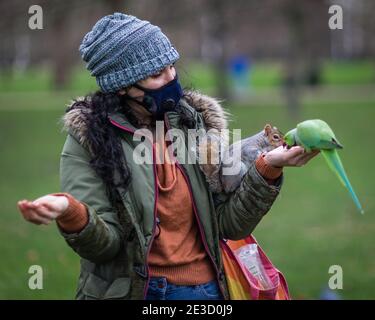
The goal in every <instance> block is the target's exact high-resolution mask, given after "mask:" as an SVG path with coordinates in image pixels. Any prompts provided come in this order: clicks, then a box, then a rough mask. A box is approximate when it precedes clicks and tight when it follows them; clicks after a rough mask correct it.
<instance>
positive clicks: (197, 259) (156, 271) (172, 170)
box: [148, 142, 215, 285]
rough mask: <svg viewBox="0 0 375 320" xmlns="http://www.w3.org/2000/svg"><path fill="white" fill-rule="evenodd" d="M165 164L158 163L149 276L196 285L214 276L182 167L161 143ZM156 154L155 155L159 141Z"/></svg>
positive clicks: (164, 144)
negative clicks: (154, 233)
mask: <svg viewBox="0 0 375 320" xmlns="http://www.w3.org/2000/svg"><path fill="white" fill-rule="evenodd" d="M162 145H163V150H161V151H160V152H164V163H163V164H157V165H156V168H157V176H158V188H159V195H158V203H157V215H158V218H159V223H158V225H157V229H158V230H157V232H156V236H155V238H154V242H153V244H152V247H151V251H150V255H149V259H148V261H149V268H150V273H151V276H155V277H166V278H167V281H168V282H170V283H174V284H180V285H196V284H202V283H206V282H209V281H211V280H213V279H214V278H215V271H214V268H213V266H212V262H211V260H210V258H209V256H208V255H207V253H206V251H205V249H204V246H203V242H202V237H201V234H200V231H199V226H198V222H197V220H196V217H195V213H194V210H193V203H192V199H191V196H190V191H189V188H188V185H187V182H186V181H185V178H184V176H183V174H182V172H181V170H180V169H179V168H178V167H177V166H176V165H175V164H174V163H172V162H171V160H170V158H169V155H168V150H167V145H166V143H163V142H162ZM155 146H156V154H157V155H158V150H159V148H158V146H159V145H158V144H155Z"/></svg>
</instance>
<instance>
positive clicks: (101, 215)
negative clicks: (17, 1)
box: [59, 134, 123, 263]
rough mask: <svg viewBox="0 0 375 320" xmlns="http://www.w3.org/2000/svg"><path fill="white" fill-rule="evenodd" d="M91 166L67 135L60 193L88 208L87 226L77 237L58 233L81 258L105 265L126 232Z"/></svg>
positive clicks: (83, 151)
mask: <svg viewBox="0 0 375 320" xmlns="http://www.w3.org/2000/svg"><path fill="white" fill-rule="evenodd" d="M89 162H90V156H89V153H88V151H87V150H86V149H85V148H84V147H83V146H82V145H80V144H79V143H78V141H77V140H76V139H75V138H74V137H73V136H72V135H71V134H68V136H67V139H66V142H65V144H64V147H63V150H62V153H61V160H60V183H61V191H62V192H67V193H69V194H71V195H72V196H73V197H75V198H76V199H77V200H79V201H81V203H83V204H84V205H85V206H86V208H87V213H88V223H87V224H86V226H85V227H84V228H83V230H81V231H80V232H78V233H65V232H64V231H63V230H62V229H61V228H60V227H59V231H60V233H61V234H62V236H63V237H64V238H65V240H66V242H67V243H68V245H69V246H70V247H71V248H72V249H73V250H74V251H75V252H77V253H78V254H79V255H80V256H81V257H82V258H84V259H87V260H90V261H92V262H94V263H103V262H106V261H108V260H111V259H112V258H113V257H114V256H115V255H116V254H117V253H118V252H119V250H120V247H121V243H122V241H121V239H122V238H123V230H122V228H121V224H120V221H119V219H118V215H117V212H116V210H115V209H114V208H113V207H112V205H111V204H110V201H109V200H108V197H107V195H106V191H105V190H106V188H105V185H104V183H103V181H102V179H100V178H99V177H98V176H97V175H96V173H95V172H94V170H93V169H92V168H91V166H90V163H89Z"/></svg>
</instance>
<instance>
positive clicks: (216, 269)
mask: <svg viewBox="0 0 375 320" xmlns="http://www.w3.org/2000/svg"><path fill="white" fill-rule="evenodd" d="M164 120H165V123H166V126H167V129H168V130H169V129H170V126H169V121H168V119H167V118H166V117H164ZM172 156H173V158H174V160H175V161H176V165H177V167H178V168H179V169H180V171H181V173H182V175H183V176H184V179H185V182H186V184H187V186H188V189H189V194H190V199H191V201H192V203H193V211H194V215H195V218H196V220H197V222H198V229H199V233H200V236H201V240H202V242H203V245H204V248H205V250H206V253H207V254H208V256H209V257H210V259H211V262H212V264H213V266H214V268H215V271H216V280H217V281H218V284H219V288H220V291H221V294H222V296H223V297H224V298H225V294H224V291H223V289H222V287H221V284H220V283H221V281H220V279H219V274H220V271H219V269H218V268H217V266H216V263H215V260H214V258H213V257H212V255H211V253H210V250H209V248H208V244H207V241H206V239H205V237H204V232H203V227H202V225H201V221H200V219H199V215H198V210H197V206H196V202H195V198H194V195H193V191H192V190H191V182H190V178H189V177H188V176H187V175H186V174H185V171H184V169H183V168H182V167H181V165H180V163H179V162H178V160H177V158H176V157H175V156H174V155H172Z"/></svg>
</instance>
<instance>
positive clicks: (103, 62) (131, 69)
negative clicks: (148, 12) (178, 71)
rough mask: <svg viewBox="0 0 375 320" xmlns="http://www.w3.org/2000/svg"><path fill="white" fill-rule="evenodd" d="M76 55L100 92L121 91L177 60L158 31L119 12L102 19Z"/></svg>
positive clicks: (170, 46) (149, 24)
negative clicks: (80, 57) (79, 54)
mask: <svg viewBox="0 0 375 320" xmlns="http://www.w3.org/2000/svg"><path fill="white" fill-rule="evenodd" d="M79 51H80V53H81V56H82V59H83V60H84V61H85V62H87V64H86V68H87V69H88V70H89V71H90V72H91V75H92V76H95V77H96V82H97V83H98V85H99V87H100V89H101V90H102V91H103V92H115V91H117V90H120V89H123V88H125V87H127V86H129V85H131V84H133V83H136V82H137V81H139V80H142V79H145V78H147V77H149V76H151V75H153V74H155V73H157V72H159V71H160V70H162V69H164V68H165V67H166V66H168V65H170V64H172V63H174V62H175V61H176V60H177V59H178V58H179V54H178V52H177V51H176V49H175V48H174V47H173V46H172V45H171V43H170V41H169V39H168V38H167V37H166V36H165V35H164V33H162V32H161V30H160V28H159V27H157V26H154V25H152V24H151V23H150V22H148V21H144V20H139V19H138V18H136V17H133V16H130V15H126V14H123V13H118V12H116V13H114V14H112V15H108V16H105V17H103V18H101V19H100V20H99V21H98V22H97V23H96V24H95V26H94V27H93V28H92V30H91V31H90V32H89V33H87V34H86V35H85V37H84V38H83V40H82V43H81V45H80V47H79Z"/></svg>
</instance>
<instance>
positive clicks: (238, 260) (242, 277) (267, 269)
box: [220, 235, 290, 300]
mask: <svg viewBox="0 0 375 320" xmlns="http://www.w3.org/2000/svg"><path fill="white" fill-rule="evenodd" d="M220 248H221V253H222V258H223V263H224V271H225V276H226V280H227V284H228V289H229V295H230V299H231V300H289V299H290V296H289V291H288V286H287V283H286V280H285V278H284V276H283V274H282V273H281V272H280V271H279V270H277V269H276V268H275V267H274V266H273V264H272V263H271V261H270V260H269V259H268V258H267V256H266V254H265V253H264V252H263V250H262V248H261V247H260V246H259V245H258V243H257V241H256V240H255V238H254V237H253V236H252V235H250V236H248V237H246V238H245V239H242V240H238V241H233V240H221V241H220Z"/></svg>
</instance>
